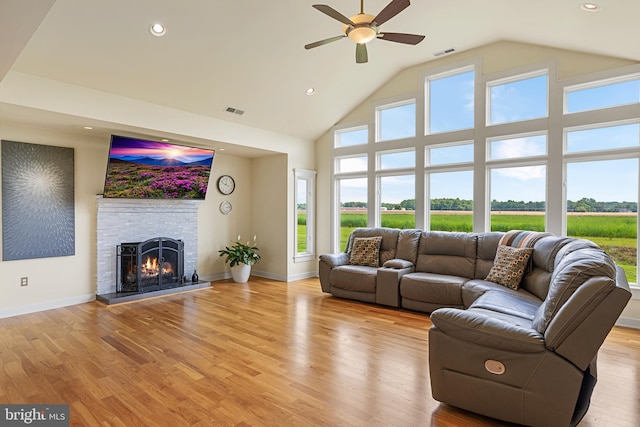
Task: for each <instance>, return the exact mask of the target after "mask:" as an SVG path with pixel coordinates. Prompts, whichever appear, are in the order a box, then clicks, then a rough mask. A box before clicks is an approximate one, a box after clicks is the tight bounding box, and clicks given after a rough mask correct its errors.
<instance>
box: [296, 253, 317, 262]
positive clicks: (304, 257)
mask: <svg viewBox="0 0 640 427" xmlns="http://www.w3.org/2000/svg"><path fill="white" fill-rule="evenodd" d="M315 259H316V256H315V255H314V254H299V255H296V256H294V257H293V262H309V261H315Z"/></svg>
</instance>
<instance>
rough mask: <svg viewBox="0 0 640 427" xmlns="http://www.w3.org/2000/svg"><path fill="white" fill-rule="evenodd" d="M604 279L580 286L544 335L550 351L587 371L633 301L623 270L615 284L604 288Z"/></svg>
mask: <svg viewBox="0 0 640 427" xmlns="http://www.w3.org/2000/svg"><path fill="white" fill-rule="evenodd" d="M606 280H607V279H606V278H604V277H592V278H591V279H589V280H587V281H586V282H585V283H584V284H583V285H582V286H580V287H579V288H578V289H577V290H576V292H575V293H574V294H573V295H572V296H571V298H569V300H567V302H566V303H565V304H564V305H563V306H562V308H561V309H560V310H559V311H558V313H557V314H556V315H555V316H554V318H553V319H551V322H550V323H549V326H548V327H547V330H546V331H545V341H546V345H547V347H548V348H549V349H550V350H552V351H555V352H556V353H558V354H560V355H562V357H564V358H566V359H567V360H570V361H571V362H572V363H573V364H575V365H576V366H578V367H579V368H580V369H582V370H585V369H587V366H589V363H590V362H591V360H593V358H594V357H595V356H596V354H597V352H598V349H599V348H600V346H601V345H602V343H603V342H604V340H605V338H606V337H607V335H608V334H609V332H610V331H611V328H613V326H614V325H615V323H616V321H617V320H618V317H619V316H620V314H621V313H622V310H624V308H625V306H626V305H627V302H628V301H629V299H630V298H631V292H630V290H629V284H628V282H627V279H626V276H625V274H624V271H623V270H622V268H620V267H618V266H617V280H616V284H615V286H614V287H613V289H611V288H610V287H607V286H603V284H602V282H603V281H606Z"/></svg>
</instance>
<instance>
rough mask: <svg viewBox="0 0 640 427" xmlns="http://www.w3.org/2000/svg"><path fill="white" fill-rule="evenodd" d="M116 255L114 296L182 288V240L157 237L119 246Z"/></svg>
mask: <svg viewBox="0 0 640 427" xmlns="http://www.w3.org/2000/svg"><path fill="white" fill-rule="evenodd" d="M116 252H117V266H116V273H117V274H116V276H117V277H116V292H117V293H129V292H135V293H144V292H152V291H157V290H161V289H167V288H172V287H176V286H182V285H184V284H185V282H186V279H185V277H184V244H183V242H182V241H181V240H175V239H171V238H168V237H157V238H153V239H149V240H146V241H144V242H135V243H121V244H119V245H118V246H117V247H116Z"/></svg>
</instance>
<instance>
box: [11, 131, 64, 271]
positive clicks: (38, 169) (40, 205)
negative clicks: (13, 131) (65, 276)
mask: <svg viewBox="0 0 640 427" xmlns="http://www.w3.org/2000/svg"><path fill="white" fill-rule="evenodd" d="M1 149H2V163H1V165H2V166H1V168H2V260H3V261H11V260H19V259H32V258H47V257H60V256H70V255H75V246H76V245H75V200H74V151H73V148H65V147H54V146H50V145H39V144H27V143H23V142H14V141H4V140H3V141H2V146H1Z"/></svg>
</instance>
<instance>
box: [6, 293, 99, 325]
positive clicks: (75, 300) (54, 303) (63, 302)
mask: <svg viewBox="0 0 640 427" xmlns="http://www.w3.org/2000/svg"><path fill="white" fill-rule="evenodd" d="M95 299H96V294H85V295H78V296H76V297H70V298H61V299H56V300H51V301H43V302H39V303H36V304H29V305H23V306H20V307H11V308H5V309H2V310H0V319H4V318H6V317H13V316H20V315H21V314H29V313H36V312H39V311H46V310H52V309H54V308H62V307H68V306H70V305H77V304H84V303H87V302H91V301H94V300H95Z"/></svg>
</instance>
